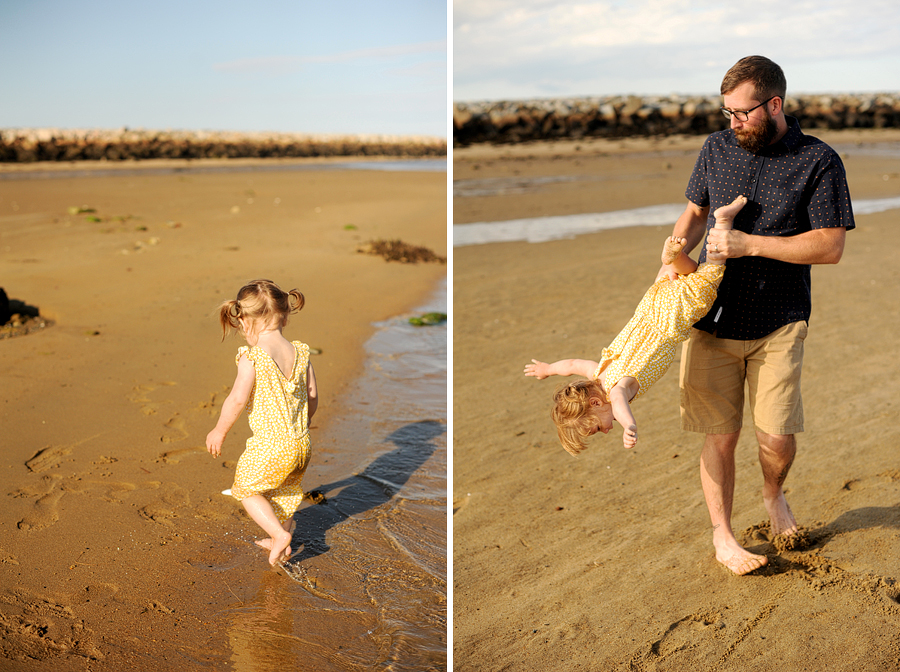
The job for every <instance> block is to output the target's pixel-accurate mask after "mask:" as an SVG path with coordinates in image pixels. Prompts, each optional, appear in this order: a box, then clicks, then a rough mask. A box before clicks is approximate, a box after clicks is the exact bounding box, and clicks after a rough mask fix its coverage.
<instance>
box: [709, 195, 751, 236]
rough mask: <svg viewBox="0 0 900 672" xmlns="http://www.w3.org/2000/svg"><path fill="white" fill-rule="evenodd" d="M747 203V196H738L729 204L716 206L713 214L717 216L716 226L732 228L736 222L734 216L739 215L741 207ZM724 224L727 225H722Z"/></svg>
mask: <svg viewBox="0 0 900 672" xmlns="http://www.w3.org/2000/svg"><path fill="white" fill-rule="evenodd" d="M745 205H747V197H746V196H738V197H737V198H736V199H734V200H733V201H732V202H731V203H729V204H728V205H723V206H722V207H721V208H716V211H715V212H714V213H713V216H714V217H715V218H716V228H718V229H730V228H731V227H732V225H733V224H734V218H735V217H737V213H739V212H740V211H741V208H743V207H744V206H745ZM722 224H724V225H725V226H720V225H722Z"/></svg>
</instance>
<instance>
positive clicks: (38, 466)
mask: <svg viewBox="0 0 900 672" xmlns="http://www.w3.org/2000/svg"><path fill="white" fill-rule="evenodd" d="M71 454H72V449H71V448H69V447H68V446H47V447H46V448H42V449H41V450H39V451H38V452H37V453H35V454H34V457H32V458H31V459H30V460H28V461H27V462H25V466H26V467H28V469H29V470H30V471H33V472H35V473H40V472H42V471H47V469H52V468H53V467H58V466H59V465H60V463H61V462H62V459H63V458H64V457H65V456H66V455H71Z"/></svg>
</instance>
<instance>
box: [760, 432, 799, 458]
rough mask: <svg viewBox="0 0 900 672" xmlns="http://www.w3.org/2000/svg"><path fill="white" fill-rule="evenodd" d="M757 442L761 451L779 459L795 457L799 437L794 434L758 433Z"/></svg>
mask: <svg viewBox="0 0 900 672" xmlns="http://www.w3.org/2000/svg"><path fill="white" fill-rule="evenodd" d="M756 440H757V441H758V442H759V447H760V450H764V451H766V452H769V453H772V454H774V455H777V456H779V457H793V455H794V453H796V452H797V437H796V436H795V435H794V434H766V433H765V432H760V431H757V432H756Z"/></svg>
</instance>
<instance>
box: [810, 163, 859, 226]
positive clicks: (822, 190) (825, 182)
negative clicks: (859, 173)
mask: <svg viewBox="0 0 900 672" xmlns="http://www.w3.org/2000/svg"><path fill="white" fill-rule="evenodd" d="M807 212H808V214H809V225H810V228H813V229H828V228H836V227H844V228H846V229H847V230H848V231H849V230H850V229H853V228H856V223H855V221H854V219H853V206H852V205H851V204H850V190H849V188H848V187H847V174H846V172H845V171H844V164H843V163H842V162H841V159H840V157H839V156H838V155H837V154H836V153H835V152H834V151H831V152H829V156H828V157H827V158H826V159H825V161H824V162H823V166H822V172H821V173H820V174H819V179H818V183H817V184H816V188H815V189H814V191H813V193H812V196H811V198H810V201H809V208H808V210H807Z"/></svg>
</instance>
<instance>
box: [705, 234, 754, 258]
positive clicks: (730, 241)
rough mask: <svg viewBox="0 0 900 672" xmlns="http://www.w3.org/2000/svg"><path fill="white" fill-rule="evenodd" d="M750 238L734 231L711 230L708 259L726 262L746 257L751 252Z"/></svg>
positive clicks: (708, 240) (707, 241) (707, 249)
mask: <svg viewBox="0 0 900 672" xmlns="http://www.w3.org/2000/svg"><path fill="white" fill-rule="evenodd" d="M749 244H750V236H749V235H747V234H746V233H744V232H743V231H735V230H734V229H731V230H728V229H710V231H709V235H708V236H707V237H706V258H707V259H708V260H709V261H725V260H726V259H736V258H737V257H746V256H747V255H748V254H749V252H750V247H749Z"/></svg>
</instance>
